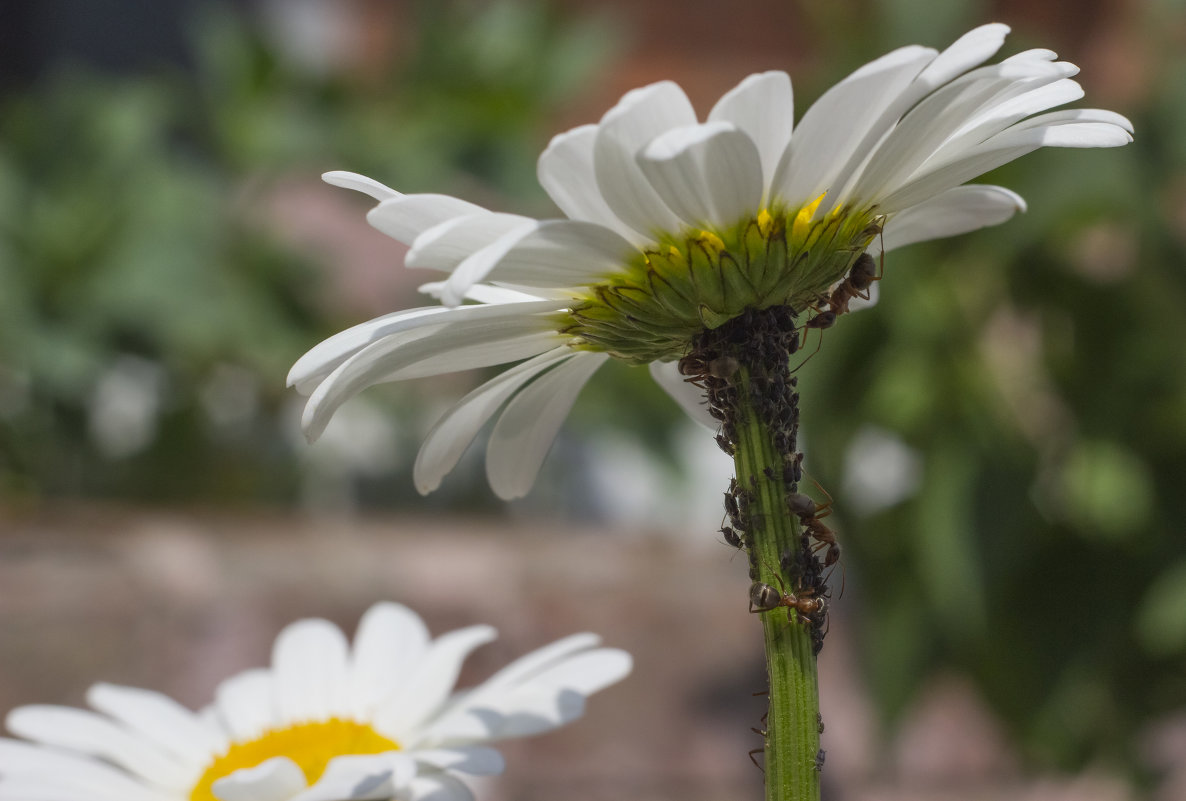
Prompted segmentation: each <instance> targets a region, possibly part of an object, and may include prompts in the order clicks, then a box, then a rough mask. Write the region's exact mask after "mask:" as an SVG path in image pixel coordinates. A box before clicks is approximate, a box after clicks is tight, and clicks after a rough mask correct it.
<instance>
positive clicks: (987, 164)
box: [880, 122, 1132, 213]
mask: <svg viewBox="0 0 1186 801" xmlns="http://www.w3.org/2000/svg"><path fill="white" fill-rule="evenodd" d="M1039 125H1040V127H1036V128H1025V129H1019V130H1014V129H1013V128H1010V129H1009V130H1007V131H1004V132H1003V133H1000V134H997V135H996V136H994V137H992V138H991V139H989V140H988V141H987V142H984V143H983V144H982V145H980V146H979V147H977V148H974V149H972V150H970V151H969V152H967V153H966V154H965V155H963V156H962V157H961V158H959V159H956V160H955V161H952V162H949V163H947V164H944V165H943V166H941V167H938V168H936V169H933V170H923V171H920V173H919V175H917V176H916V177H914V178H913V179H911V180H910V181H909V182H907V183H906V184H905V185H904V186H902V187H901V188H899V189H897V190H896V191H894V192H893V193H891V194H890V195H889V196H887V197H885V198H883V199H882V201H881V203H880V209H881V210H882V211H884V212H886V213H892V212H894V211H898V210H899V209H903V208H908V207H910V206H913V205H916V204H918V203H922V202H923V201H925V200H928V199H929V198H932V197H934V196H936V195H938V194H940V193H941V192H944V191H946V190H947V189H950V188H951V187H953V186H958V185H959V184H962V183H963V182H964V181H967V180H969V179H971V178H975V177H976V176H977V175H981V174H983V173H985V172H988V171H989V170H991V169H994V168H996V167H999V166H1001V165H1002V164H1007V163H1008V162H1010V161H1013V160H1014V159H1016V158H1020V157H1021V156H1024V155H1025V154H1026V153H1032V152H1033V151H1035V150H1037V149H1038V148H1040V147H1118V146H1120V145H1125V144H1128V143H1129V142H1131V141H1132V135H1131V134H1129V133H1128V132H1127V131H1126V130H1124V128H1122V127H1120V126H1117V125H1112V124H1110V123H1098V122H1086V123H1079V122H1071V123H1067V124H1057V123H1056V124H1054V125H1052V126H1042V125H1041V124H1040V123H1039ZM1015 127H1016V126H1015Z"/></svg>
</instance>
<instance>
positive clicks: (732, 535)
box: [721, 526, 745, 548]
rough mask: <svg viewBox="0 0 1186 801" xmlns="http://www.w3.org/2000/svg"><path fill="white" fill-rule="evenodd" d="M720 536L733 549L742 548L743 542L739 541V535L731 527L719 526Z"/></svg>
mask: <svg viewBox="0 0 1186 801" xmlns="http://www.w3.org/2000/svg"><path fill="white" fill-rule="evenodd" d="M721 534H723V535H724V537H725V542H727V543H729V544H730V545H732V546H733V547H734V548H744V547H745V542H744V541H743V540H742V539H741V535H740V534H738V533H737V530H736V529H734V528H733V527H732V526H721Z"/></svg>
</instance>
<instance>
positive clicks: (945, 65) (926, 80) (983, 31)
mask: <svg viewBox="0 0 1186 801" xmlns="http://www.w3.org/2000/svg"><path fill="white" fill-rule="evenodd" d="M1008 35H1009V26H1008V25H1003V24H1001V23H999V22H990V23H988V24H987V25H981V26H980V27H978V28H973V29H972V30H970V31H968V32H967V33H965V34H964V35H963V36H961V37H960V38H958V39H956V40H955V41H954V42H953V43H952V44H951V46H950V47H948V48H947V49H946V50H944V51H943V52H942V53H940V54H939V55H937V56H935V60H934V61H932V62H931V63H930V64H928V65H927V67H926V69H924V70H923V71H922V72H920V73H919V75H918V78H917V79H916V83H918V84H919V86H917V87H914V89H916V90H917V97H922V96H923V95H925V94H926V93H928V92H930V91H932V90H934V89H935V88H936V87H939V86H942V85H943V84H945V83H947V82H948V81H950V80H952V79H954V78H955V77H956V76H958V75H962V74H963V73H964V72H967V71H968V70H970V69H972V67H975V66H977V65H978V64H983V63H984V62H985V61H987V60H988V59H989V58H991V57H992V56H993V55H994V54H995V53H996V52H997V51H998V50H1000V49H1001V45H1003V44H1004V43H1005V37H1006V36H1008Z"/></svg>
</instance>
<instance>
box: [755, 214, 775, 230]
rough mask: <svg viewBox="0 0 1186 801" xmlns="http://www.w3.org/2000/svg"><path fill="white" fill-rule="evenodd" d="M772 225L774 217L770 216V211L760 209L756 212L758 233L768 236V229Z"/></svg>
mask: <svg viewBox="0 0 1186 801" xmlns="http://www.w3.org/2000/svg"><path fill="white" fill-rule="evenodd" d="M773 225H774V218H773V217H771V216H770V212H769V211H767V210H766V209H762V210H761V211H759V212H758V233H760V234H761V235H762V236H770V229H771V227H773Z"/></svg>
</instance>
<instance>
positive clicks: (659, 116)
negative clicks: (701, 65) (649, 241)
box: [593, 81, 696, 237]
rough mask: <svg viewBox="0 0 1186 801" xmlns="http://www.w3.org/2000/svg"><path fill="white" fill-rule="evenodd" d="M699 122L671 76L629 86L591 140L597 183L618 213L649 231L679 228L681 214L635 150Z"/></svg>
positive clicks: (636, 227) (645, 233)
mask: <svg viewBox="0 0 1186 801" xmlns="http://www.w3.org/2000/svg"><path fill="white" fill-rule="evenodd" d="M695 122H696V112H695V111H694V110H693V109H692V104H691V103H690V102H689V101H688V97H687V95H685V94H684V91H683V90H682V89H680V88H679V86H677V85H676V84H674V83H672V82H671V81H662V82H660V83H655V84H651V85H650V86H644V87H642V88H641V89H634V90H632V91H630V92H627V93H626V95H625V96H624V97H623V98H622V99H621V101H619V102H618V105H616V106H614V107H613V108H612V109H610V110H609V111H607V112H606V113H605V116H603V117H602V118H601V123H600V124H599V125H598V128H597V138H596V139H595V140H594V143H593V169H594V173H595V175H596V176H597V187H598V189H600V190H601V195H602V197H604V198H605V202H606V203H607V204H608V205H609V207H610V208H611V209H613V211H614V213H615V214H616V215H617V216H618V218H619V219H621V220H622V222H624V223H626V225H628V226H630V227H631V228H633V229H634V230H635V231H638V232H639V233H640V234H642V235H643V236H645V237H652V236H653V235H654V233H655V231H657V230H658V231H674V230H678V227H679V218H678V217H676V216H675V214H674V213H672V211H671V210H670V209H669V208H668V207H667V205H666V204H665V203H664V202H663V201H662V200H661V199H660V198H659V196H658V195H657V194H656V193H655V190H654V189H652V188H651V184H650V182H649V181H647V179H646V178H645V177H644V176H643V174H642V171H641V170H640V169H639V167H638V163H637V162H636V161H635V156H637V155H638V153H639V151H640V150H642V148H643V147H644V146H646V144H647V143H648V142H650V141H651V140H652V139H654V138H655V137H656V136H658V135H659V134H661V133H663V132H665V131H669V130H671V129H672V128H678V127H680V126H682V125H691V124H693V123H695Z"/></svg>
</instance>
